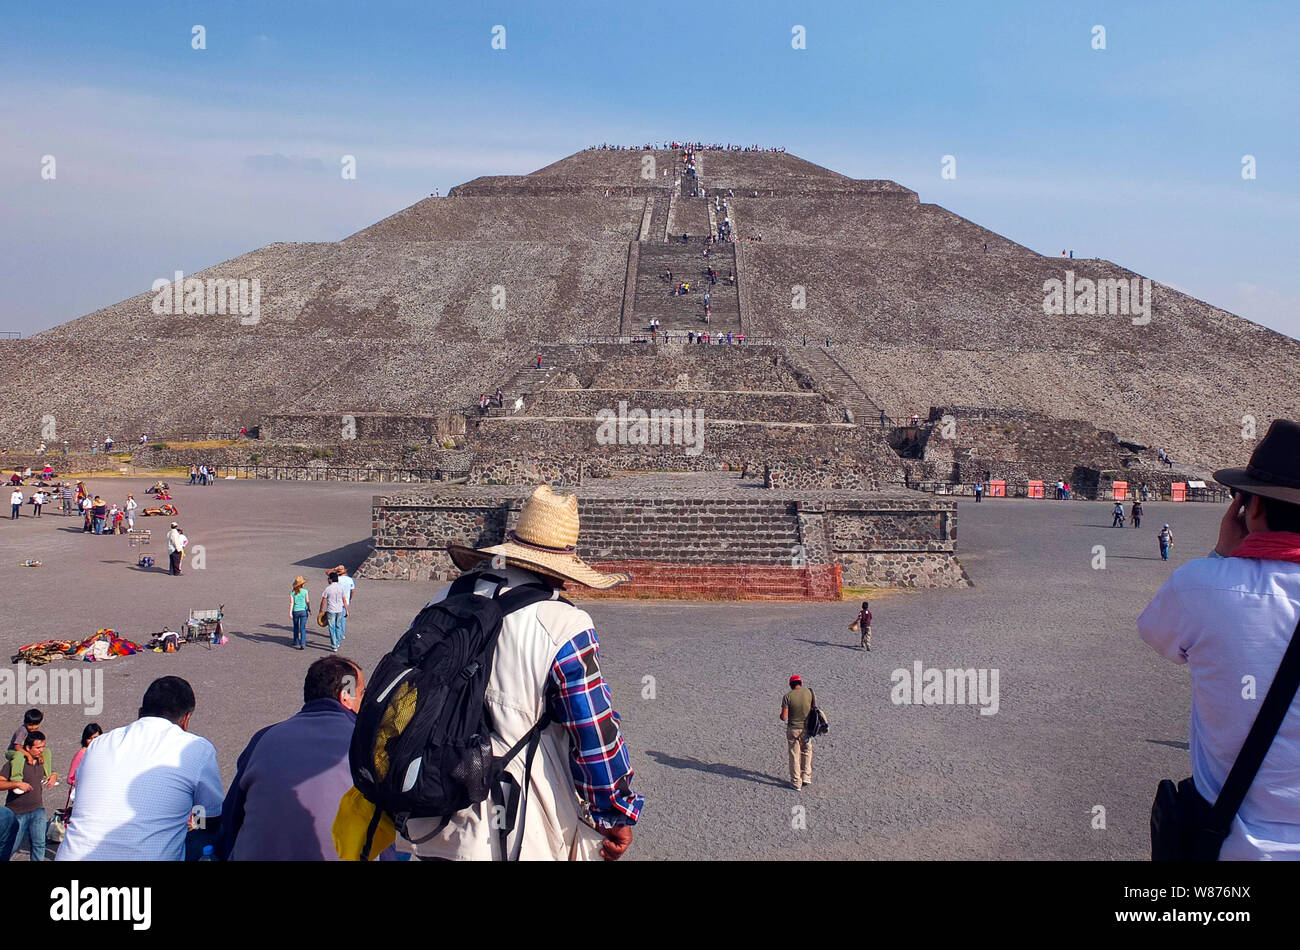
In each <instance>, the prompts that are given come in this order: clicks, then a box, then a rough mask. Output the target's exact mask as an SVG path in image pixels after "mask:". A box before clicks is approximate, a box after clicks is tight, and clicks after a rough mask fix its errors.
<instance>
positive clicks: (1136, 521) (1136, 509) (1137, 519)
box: [1132, 498, 1142, 528]
mask: <svg viewBox="0 0 1300 950" xmlns="http://www.w3.org/2000/svg"><path fill="white" fill-rule="evenodd" d="M1132 515H1133V527H1135V528H1140V527H1142V502H1140V501H1138V499H1136V498H1134V499H1133V509H1132Z"/></svg>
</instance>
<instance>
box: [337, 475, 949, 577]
mask: <svg viewBox="0 0 1300 950" xmlns="http://www.w3.org/2000/svg"><path fill="white" fill-rule="evenodd" d="M531 490H532V489H531V487H530V486H524V485H519V486H505V485H499V486H459V487H449V488H425V489H412V490H409V491H399V492H393V493H391V494H387V495H376V496H375V497H374V500H373V505H372V541H373V550H372V552H371V554H370V556H369V557H368V558H367V559H366V561H365V563H364V564H363V565H362V567H361V570H360V576H362V577H370V578H380V579H382V578H395V579H402V580H417V579H420V580H422V579H436V580H446V579H449V578H451V577H454V576H455V575H456V573H457V571H456V568H455V566H454V565H453V564H452V563H451V559H450V558H449V557H448V555H447V553H446V550H445V549H446V546H447V544H449V543H451V542H453V541H455V542H459V543H464V544H470V545H473V546H475V547H484V546H487V545H491V544H497V543H499V542H500V541H501V540H502V539H503V538H504V537H505V534H506V532H507V531H509V530H511V529H512V528H513V527H514V525H515V522H516V520H517V519H518V516H519V511H520V509H521V508H522V506H523V503H524V501H525V500H526V498H527V497H528V495H529V494H530V493H531ZM578 498H579V506H578V510H579V517H580V518H581V521H582V536H581V538H580V540H579V545H578V547H579V554H580V555H581V556H582V557H583V558H584V559H586V560H588V561H591V562H594V563H597V564H599V565H601V567H602V568H603V569H605V570H624V571H626V572H627V573H630V574H632V575H633V582H632V583H630V584H626V585H623V586H622V587H620V588H618V589H617V590H618V591H622V592H623V593H624V594H625V595H627V596H698V597H702V598H722V599H741V598H744V597H746V596H747V594H746V591H750V593H751V594H753V595H755V596H763V597H765V598H766V597H771V598H777V599H796V600H798V599H808V598H814V599H817V598H823V599H824V598H826V597H828V596H832V594H831V593H830V591H829V589H828V585H829V583H830V582H829V581H828V580H827V578H828V577H829V576H830V575H829V574H828V573H827V571H828V570H830V569H834V570H835V572H836V575H835V576H836V581H835V584H834V587H835V592H834V595H833V596H838V591H839V588H840V586H848V587H919V588H934V587H964V586H967V585H968V584H969V580H968V579H967V577H966V574H965V571H964V570H963V569H962V567H961V565H960V563H959V562H958V561H957V557H956V507H957V506H956V502H954V501H950V500H946V499H942V498H935V497H933V496H929V495H924V494H921V493H918V492H904V491H898V492H852V491H815V490H812V491H780V490H772V489H765V488H762V487H761V485H760V484H756V483H755V482H754V481H753V480H752V479H751V480H748V481H746V480H742V478H741V477H740V476H738V475H735V474H730V473H712V474H710V475H706V476H702V477H693V476H689V475H682V474H679V475H677V476H672V477H669V476H640V477H633V478H614V479H609V480H602V481H599V482H591V483H588V484H584V485H583V487H582V489H581V490H580V491H579V493H578ZM673 567H675V568H677V570H675V571H674V570H667V571H665V570H663V569H662V568H673ZM638 569H639V570H640V573H641V575H642V577H641V580H640V582H638V580H637V572H638ZM746 571H748V572H749V573H746ZM674 592H676V593H674Z"/></svg>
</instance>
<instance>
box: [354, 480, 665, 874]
mask: <svg viewBox="0 0 1300 950" xmlns="http://www.w3.org/2000/svg"><path fill="white" fill-rule="evenodd" d="M578 537H579V522H578V499H577V497H576V496H574V495H559V494H556V493H555V492H553V491H551V489H550V487H549V486H546V485H543V486H540V487H538V488H537V489H536V490H535V491H534V492H533V494H532V496H531V497H530V498H529V499H528V501H527V502H526V503H525V505H524V508H523V510H522V511H521V512H520V513H519V519H518V522H517V525H516V527H515V529H514V530H513V531H511V532H510V533H509V534H508V535H507V536H506V540H505V541H504V542H503V543H501V544H498V545H493V546H491V547H487V548H481V549H474V548H470V547H467V546H464V545H459V544H453V545H450V546H449V547H448V553H449V554H450V555H451V558H452V560H453V562H455V564H456V566H457V567H458V568H459V569H460V570H462V571H465V572H467V573H466V574H465V575H464V576H462V577H461V578H459V579H458V580H457V581H456V582H455V583H454V584H453V585H452V586H451V587H449V588H446V589H444V590H443V591H440V592H439V593H438V595H437V596H436V597H435V598H434V600H433V601H432V602H431V603H437V602H438V601H441V600H443V599H445V598H448V597H460V596H462V595H468V596H469V597H470V598H471V599H472V596H473V595H478V596H482V597H484V598H489V597H493V596H495V595H497V594H501V595H502V596H505V597H510V596H511V593H510V592H512V591H517V590H518V589H519V588H529V587H531V588H533V590H531V591H520V592H519V596H522V595H525V594H527V595H528V596H527V598H526V599H525V601H524V602H525V603H528V604H529V606H524V607H521V608H519V609H517V610H514V611H511V612H508V613H507V614H506V616H505V619H504V620H503V622H502V625H501V633H500V636H499V638H498V640H497V645H496V650H495V652H494V654H493V660H492V668H491V673H490V676H489V678H488V682H487V688H486V692H485V702H486V706H487V712H488V713H489V714H490V715H489V717H488V721H489V722H490V723H491V727H492V747H493V750H494V752H495V753H496V754H497V755H504V754H505V753H506V752H507V750H509V749H510V748H512V747H516V746H517V747H519V748H522V746H523V745H530V746H531V748H532V749H533V751H536V752H537V753H538V754H537V755H536V756H535V758H534V756H532V755H531V754H527V753H525V752H522V751H521V752H520V754H519V756H518V758H517V759H514V760H512V761H513V762H515V763H517V765H515V766H513V767H512V768H511V770H510V771H511V772H512V773H515V774H516V775H518V774H519V773H520V771H521V770H520V769H519V766H523V769H524V770H526V771H527V774H526V775H524V776H523V777H522V779H521V782H520V784H522V786H523V789H524V790H525V791H524V792H523V793H522V797H523V801H522V803H521V804H520V806H519V815H520V820H519V821H517V822H515V823H514V824H513V827H512V828H510V829H503V828H501V827H500V823H499V822H497V821H494V820H493V819H494V815H497V814H499V813H498V812H496V811H495V810H494V809H493V800H494V798H499V796H489V799H488V800H487V801H484V802H479V803H476V804H472V805H470V806H469V807H468V808H466V809H463V810H462V811H459V812H457V813H455V814H454V815H451V816H448V817H447V818H445V819H438V818H417V819H411V820H409V821H408V822H407V824H406V832H405V834H404V835H399V836H398V838H397V848H398V850H399V851H403V852H410V853H414V854H415V855H416V856H418V857H420V858H432V859H444V860H474V859H479V860H486V859H498V860H499V859H501V858H503V857H509V858H520V859H523V860H556V861H566V860H594V859H596V858H598V857H602V858H604V859H605V860H607V861H613V860H617V859H618V858H619V857H621V856H622V855H623V853H624V852H626V851H627V849H628V847H629V846H630V845H631V843H632V826H633V825H634V824H636V821H637V818H638V817H639V816H640V814H641V809H642V805H643V799H642V797H641V796H640V795H639V794H637V793H636V792H635V791H634V790H633V788H632V767H631V764H630V762H629V758H628V752H627V748H626V746H625V745H624V740H623V735H622V731H621V729H620V727H619V718H618V715H617V713H615V711H614V708H613V703H612V699H611V696H610V691H609V687H608V686H607V685H606V683H605V680H604V678H603V676H602V675H601V669H600V660H599V644H598V642H597V639H596V630H595V624H593V623H592V620H591V617H590V616H589V615H588V614H587V612H586V611H584V610H581V609H579V608H578V607H575V606H573V605H572V604H570V603H569V602H568V601H567V600H564V599H563V598H562V597H561V591H562V590H563V589H564V585H565V584H574V585H577V586H580V587H587V588H593V589H597V590H606V589H608V588H610V587H613V586H615V585H616V584H619V583H621V582H623V581H625V580H628V579H629V578H628V576H627V575H626V574H603V573H601V572H599V571H597V570H595V569H594V568H592V567H591V566H589V565H588V564H586V563H584V562H583V561H582V560H580V559H579V558H578V556H577V554H576V553H574V552H575V548H576V546H577V544H578ZM489 560H496V561H497V564H500V563H501V561H502V560H504V563H505V567H504V568H502V567H498V566H493V567H492V568H491V569H490V571H484V572H482V573H480V569H481V568H484V567H486V565H485V563H484V562H487V561H489ZM427 609H428V608H426V610H427ZM422 616H423V615H422ZM419 622H420V620H419V619H417V621H416V623H417V624H418V623H419ZM528 740H531V743H530V742H529V741H528ZM352 794H353V793H352V792H349V795H352ZM512 797H513V796H512ZM346 801H347V800H346V799H345V803H346ZM507 821H508V819H507ZM444 822H446V827H445V828H443V827H442V826H443V823H444ZM440 829H441V830H440ZM425 839H427V840H425ZM383 844H384V842H382V841H380V842H376V848H375V849H374V850H376V851H379V850H382V849H383ZM357 850H358V851H359V850H360V848H359V846H358V849H357Z"/></svg>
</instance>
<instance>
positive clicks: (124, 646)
mask: <svg viewBox="0 0 1300 950" xmlns="http://www.w3.org/2000/svg"><path fill="white" fill-rule="evenodd" d="M141 649H142V648H141V646H140V644H138V643H132V642H131V641H130V640H125V639H123V638H122V637H119V636H118V635H117V631H116V630H112V629H110V628H108V627H104V628H102V629H100V630H98V631H96V633H95V635H94V636H92V637H87V638H86V639H85V640H82V641H81V643H80V645H79V646H78V647H77V649H76V652H75V655H76V656H78V657H80V658H81V659H83V660H85V661H86V662H87V663H94V662H95V661H97V660H111V659H113V658H114V657H117V656H130V655H131V654H133V653H139V652H140V650H141Z"/></svg>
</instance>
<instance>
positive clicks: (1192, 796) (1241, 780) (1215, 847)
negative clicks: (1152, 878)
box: [1151, 624, 1300, 861]
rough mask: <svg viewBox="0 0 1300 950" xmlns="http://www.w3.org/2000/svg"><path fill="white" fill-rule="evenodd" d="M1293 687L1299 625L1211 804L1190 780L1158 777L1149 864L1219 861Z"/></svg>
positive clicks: (1298, 673) (1299, 673)
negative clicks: (1177, 780)
mask: <svg viewBox="0 0 1300 950" xmlns="http://www.w3.org/2000/svg"><path fill="white" fill-rule="evenodd" d="M1297 686H1300V624H1297V625H1296V629H1295V631H1294V632H1293V633H1292V634H1291V642H1290V644H1288V646H1287V648H1286V653H1285V655H1283V657H1282V664H1281V665H1280V666H1279V667H1278V669H1277V675H1276V676H1275V677H1273V683H1272V685H1270V686H1269V688H1268V695H1266V696H1265V697H1264V704H1263V705H1262V706H1260V708H1259V712H1258V713H1257V714H1256V716H1255V721H1254V723H1253V724H1252V725H1251V727H1250V732H1249V733H1248V734H1247V735H1246V741H1245V742H1243V743H1242V745H1241V751H1240V752H1238V753H1237V760H1236V761H1235V762H1233V763H1232V770H1231V771H1229V772H1228V778H1227V779H1226V780H1225V781H1224V783H1223V789H1222V791H1220V792H1219V797H1218V800H1217V801H1215V803H1214V804H1213V805H1211V804H1210V803H1209V802H1207V801H1206V800H1205V798H1204V797H1202V795H1201V793H1200V792H1198V791H1197V790H1196V784H1195V783H1194V782H1193V781H1192V780H1191V779H1190V778H1185V779H1183V780H1182V781H1181V782H1179V783H1178V784H1177V785H1175V784H1174V783H1173V781H1172V780H1171V779H1163V780H1162V781H1161V782H1160V784H1159V785H1158V786H1157V787H1156V799H1155V801H1154V802H1152V804H1151V860H1152V861H1217V860H1219V849H1220V848H1222V847H1223V841H1224V839H1225V838H1227V837H1228V832H1229V831H1230V830H1231V826H1232V819H1233V817H1234V816H1235V815H1236V814H1237V809H1239V808H1240V807H1241V803H1242V801H1243V800H1244V799H1245V798H1246V793H1247V792H1248V791H1249V790H1250V784H1251V782H1253V781H1254V780H1255V773H1257V772H1258V771H1259V767H1260V766H1261V765H1262V764H1263V762H1264V756H1266V755H1267V754H1268V749H1269V746H1271V745H1272V744H1273V737H1274V736H1276V735H1277V731H1278V729H1279V728H1281V726H1282V720H1283V719H1285V718H1286V714H1287V710H1289V709H1290V708H1291V701H1292V700H1293V699H1294V698H1295V694H1296V687H1297Z"/></svg>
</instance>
